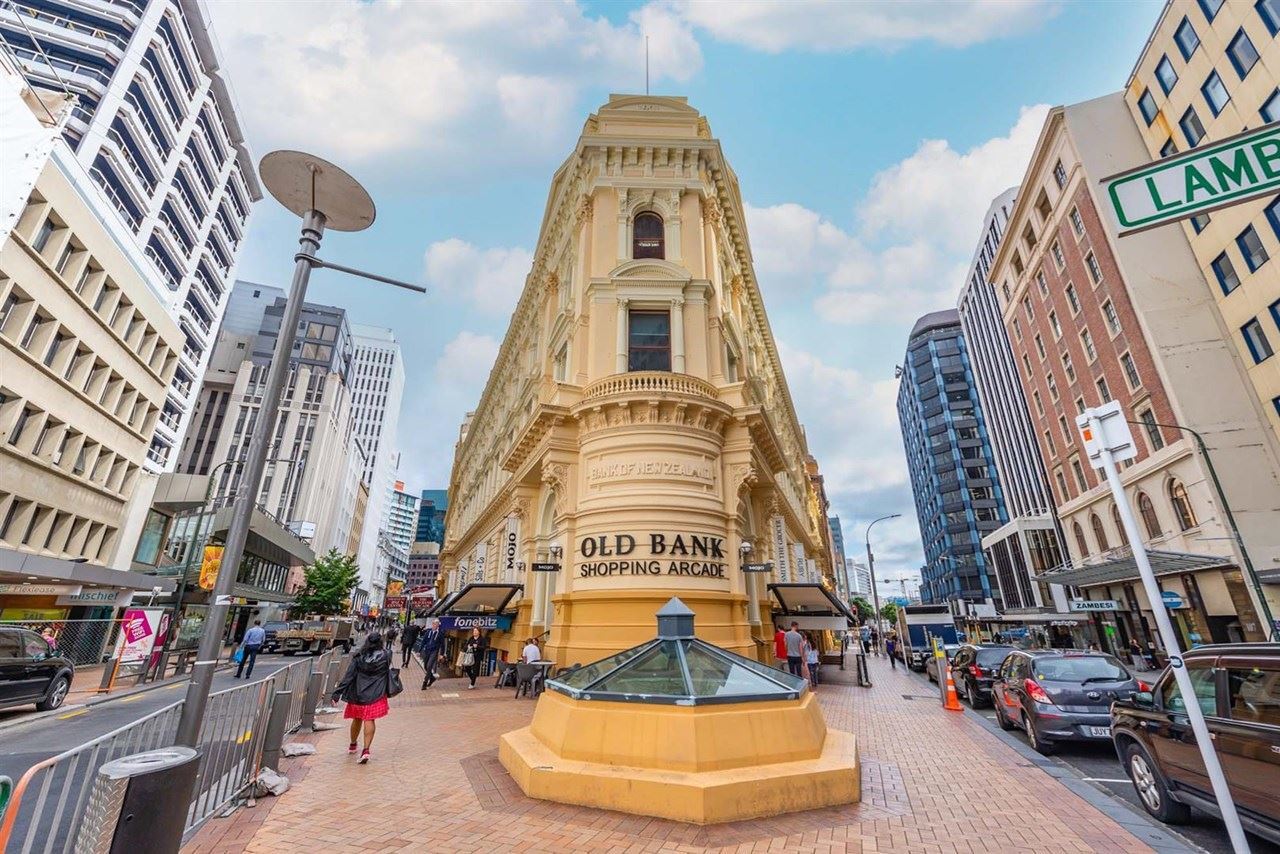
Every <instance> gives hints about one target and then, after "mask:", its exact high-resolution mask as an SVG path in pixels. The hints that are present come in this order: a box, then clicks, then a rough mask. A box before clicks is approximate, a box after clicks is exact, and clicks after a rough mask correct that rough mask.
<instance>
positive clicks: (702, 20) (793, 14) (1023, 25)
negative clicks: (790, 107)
mask: <svg viewBox="0 0 1280 854" xmlns="http://www.w3.org/2000/svg"><path fill="white" fill-rule="evenodd" d="M1059 7H1060V4H1059V3H1058V2H1056V0H913V2H906V1H905V0H880V2H865V0H864V1H863V2H842V0H809V2H803V3H802V2H797V0H753V2H750V3H726V2H723V0H674V2H673V3H672V8H674V9H676V10H677V11H678V12H679V14H680V15H681V16H682V17H683V18H684V19H685V20H687V21H688V22H689V23H691V24H693V25H695V26H697V27H698V28H700V29H703V30H706V31H707V32H708V33H710V34H711V35H712V36H714V37H715V38H717V39H720V40H721V41H728V42H736V43H739V44H744V45H746V46H748V47H752V48H756V49H758V50H763V51H767V52H769V53H778V52H780V51H784V50H788V49H802V50H817V51H835V50H847V49H853V48H861V47H878V48H884V49H892V48H895V47H900V46H901V45H904V44H907V43H910V42H916V41H928V42H935V43H937V44H942V45H946V46H948V47H966V46H968V45H972V44H977V43H979V42H985V41H990V40H992V39H997V38H1002V37H1006V36H1010V35H1015V34H1018V33H1022V32H1026V31H1028V30H1031V29H1034V28H1035V27H1037V26H1039V25H1040V24H1042V23H1044V22H1045V21H1047V20H1048V19H1049V18H1051V17H1053V16H1054V15H1055V14H1057V12H1058V9H1059Z"/></svg>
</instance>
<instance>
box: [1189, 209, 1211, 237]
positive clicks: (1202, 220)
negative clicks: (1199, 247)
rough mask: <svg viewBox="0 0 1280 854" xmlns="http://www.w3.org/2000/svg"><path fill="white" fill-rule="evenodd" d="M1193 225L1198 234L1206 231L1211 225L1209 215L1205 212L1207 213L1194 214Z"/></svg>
mask: <svg viewBox="0 0 1280 854" xmlns="http://www.w3.org/2000/svg"><path fill="white" fill-rule="evenodd" d="M1191 227H1192V228H1194V229H1195V230H1196V234H1199V233H1200V232H1202V231H1204V230H1205V229H1206V228H1208V227H1209V215H1208V214H1207V213H1205V214H1197V215H1196V216H1193V217H1192V218H1191Z"/></svg>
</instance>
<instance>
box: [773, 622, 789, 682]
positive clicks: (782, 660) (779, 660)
mask: <svg viewBox="0 0 1280 854" xmlns="http://www.w3.org/2000/svg"><path fill="white" fill-rule="evenodd" d="M777 629H778V630H777V631H776V632H774V633H773V657H774V658H775V659H776V662H775V663H776V664H777V666H778V669H779V670H786V669H787V633H786V632H785V631H783V629H782V623H778V626H777Z"/></svg>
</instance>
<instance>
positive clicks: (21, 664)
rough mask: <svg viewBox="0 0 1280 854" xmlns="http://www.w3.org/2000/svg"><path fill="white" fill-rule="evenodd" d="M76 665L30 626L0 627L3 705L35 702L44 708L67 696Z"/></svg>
mask: <svg viewBox="0 0 1280 854" xmlns="http://www.w3.org/2000/svg"><path fill="white" fill-rule="evenodd" d="M74 675H75V667H74V666H73V665H72V664H71V660H70V659H68V658H66V657H64V656H61V655H59V654H58V653H57V651H56V650H54V649H53V647H51V646H50V645H49V642H48V641H46V640H45V639H44V638H42V637H40V635H38V634H36V633H35V632H33V631H31V630H29V629H23V628H18V627H10V626H5V627H0V709H3V708H8V707H10V706H25V705H26V704H28V703H35V704H36V708H37V709H39V710H40V711H42V712H47V711H49V710H51V709H56V708H58V707H59V706H61V705H62V703H63V701H65V700H66V699H67V692H69V691H70V690H71V679H72V677H73V676H74Z"/></svg>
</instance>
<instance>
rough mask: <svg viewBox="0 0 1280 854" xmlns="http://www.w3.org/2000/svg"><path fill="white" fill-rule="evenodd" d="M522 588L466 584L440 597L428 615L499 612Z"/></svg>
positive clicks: (504, 609)
mask: <svg viewBox="0 0 1280 854" xmlns="http://www.w3.org/2000/svg"><path fill="white" fill-rule="evenodd" d="M522 590H524V585H523V584H468V585H467V586H466V587H464V588H462V589H461V590H458V591H456V592H454V593H450V594H449V595H448V596H446V597H444V598H443V599H441V600H440V601H439V602H438V603H436V604H435V605H434V606H433V607H432V608H431V610H430V611H428V612H427V616H428V617H445V616H477V617H478V616H484V615H487V614H501V613H504V612H505V611H506V609H507V605H508V604H509V603H510V602H511V600H512V599H513V598H515V595H516V594H517V593H519V592H521V591H522Z"/></svg>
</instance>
